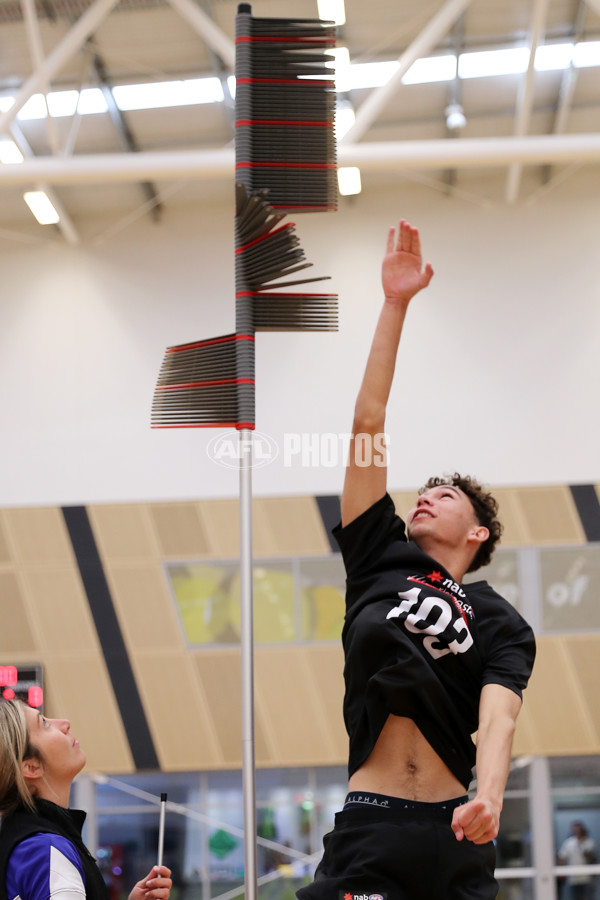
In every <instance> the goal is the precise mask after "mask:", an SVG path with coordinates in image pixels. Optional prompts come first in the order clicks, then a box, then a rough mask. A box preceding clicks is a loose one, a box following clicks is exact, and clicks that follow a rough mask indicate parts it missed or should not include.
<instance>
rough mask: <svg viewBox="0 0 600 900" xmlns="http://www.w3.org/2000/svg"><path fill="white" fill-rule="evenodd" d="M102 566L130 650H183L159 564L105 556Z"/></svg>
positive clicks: (179, 631) (174, 614) (131, 652)
mask: <svg viewBox="0 0 600 900" xmlns="http://www.w3.org/2000/svg"><path fill="white" fill-rule="evenodd" d="M104 570H105V573H106V577H107V580H108V583H109V585H110V590H111V594H112V598H113V602H114V605H115V609H116V611H117V615H118V618H119V623H120V625H121V630H122V632H123V637H124V638H125V642H126V644H127V647H128V650H129V652H130V654H132V655H133V656H135V654H136V652H138V651H147V650H152V649H156V650H172V651H177V652H180V653H182V652H183V650H184V643H183V636H182V632H181V627H180V624H179V619H178V616H177V614H176V612H175V609H174V607H173V603H172V602H171V597H170V595H169V590H168V588H167V584H166V581H165V576H164V573H163V571H162V568H161V567H160V566H159V565H157V563H156V562H152V563H150V562H148V563H146V564H141V563H137V564H130V565H127V564H125V563H118V562H113V561H112V560H106V559H105V560H104Z"/></svg>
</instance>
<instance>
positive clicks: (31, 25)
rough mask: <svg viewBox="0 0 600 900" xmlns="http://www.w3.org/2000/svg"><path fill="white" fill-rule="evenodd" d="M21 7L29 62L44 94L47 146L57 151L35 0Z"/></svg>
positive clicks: (23, 0) (28, 1) (22, 0)
mask: <svg viewBox="0 0 600 900" xmlns="http://www.w3.org/2000/svg"><path fill="white" fill-rule="evenodd" d="M21 9H22V10H23V19H24V21H25V31H26V33H27V43H28V44H29V55H30V57H31V64H32V66H33V71H34V72H35V73H36V75H37V76H38V81H39V85H40V90H41V91H42V93H43V95H44V101H45V103H46V134H47V136H48V146H49V147H50V150H51V151H52V153H58V152H59V150H60V146H59V140H58V132H57V130H56V123H55V121H54V118H53V117H52V116H51V115H50V108H49V106H48V93H49V91H50V81H49V79H48V78H46V76H45V74H44V51H43V47H42V37H41V35H40V26H39V22H38V17H37V12H36V8H35V0H21Z"/></svg>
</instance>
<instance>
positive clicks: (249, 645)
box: [239, 428, 258, 900]
mask: <svg viewBox="0 0 600 900" xmlns="http://www.w3.org/2000/svg"><path fill="white" fill-rule="evenodd" d="M252 440H253V438H252V431H251V430H250V429H246V428H244V429H241V430H240V445H239V447H240V454H239V458H240V585H241V632H242V633H241V646H242V790H243V795H244V882H245V886H246V893H245V897H246V900H257V896H258V881H257V865H256V778H255V758H254V621H253V602H252V458H253V456H252V446H253V444H252Z"/></svg>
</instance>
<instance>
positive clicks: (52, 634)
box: [23, 565, 102, 659]
mask: <svg viewBox="0 0 600 900" xmlns="http://www.w3.org/2000/svg"><path fill="white" fill-rule="evenodd" d="M23 583H24V586H25V589H26V594H27V599H28V605H29V608H30V610H31V613H32V616H33V618H34V620H35V623H36V629H37V631H38V635H39V637H38V643H39V646H40V647H41V649H42V651H43V653H44V656H45V658H46V659H49V658H51V657H57V658H62V659H66V658H68V657H69V658H70V657H75V658H79V659H81V658H89V657H94V658H96V659H100V658H101V656H102V652H101V649H100V645H99V642H98V636H97V633H96V629H95V626H94V622H93V619H92V614H91V612H90V608H89V604H88V602H87V598H86V596H85V592H84V590H83V585H82V583H81V579H80V577H79V572H78V570H77V569H76V568H75V566H71V567H70V568H63V567H50V566H47V565H44V566H36V567H35V568H34V567H28V568H26V569H25V570H24V571H23Z"/></svg>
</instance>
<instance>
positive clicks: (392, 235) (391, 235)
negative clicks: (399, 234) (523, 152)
mask: <svg viewBox="0 0 600 900" xmlns="http://www.w3.org/2000/svg"><path fill="white" fill-rule="evenodd" d="M395 239H396V229H395V228H394V226H393V225H390V228H389V229H388V236H387V248H386V249H387V252H388V254H389V253H393V252H394V241H395Z"/></svg>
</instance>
